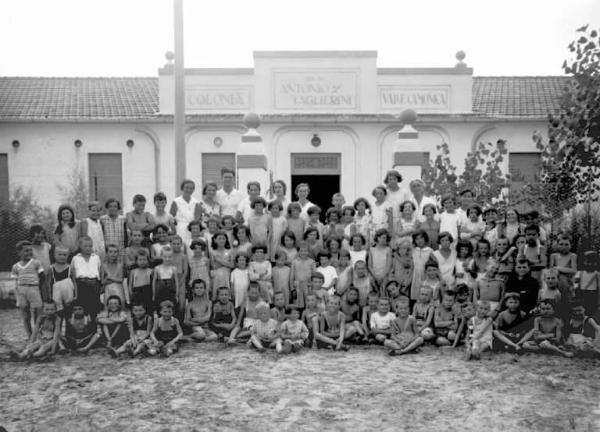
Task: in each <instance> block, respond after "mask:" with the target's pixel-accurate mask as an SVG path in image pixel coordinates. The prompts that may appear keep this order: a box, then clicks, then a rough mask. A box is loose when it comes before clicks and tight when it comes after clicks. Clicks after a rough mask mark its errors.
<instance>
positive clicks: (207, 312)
mask: <svg viewBox="0 0 600 432" xmlns="http://www.w3.org/2000/svg"><path fill="white" fill-rule="evenodd" d="M192 294H193V298H192V301H190V302H188V304H187V305H186V307H185V320H184V322H183V324H184V325H185V326H187V327H188V328H189V329H190V330H191V331H192V334H191V338H192V339H194V340H195V341H196V342H200V341H204V340H205V341H206V342H212V341H215V340H217V338H218V337H217V334H216V333H214V332H213V331H212V330H210V329H209V327H208V324H209V322H210V317H211V316H212V303H211V301H210V299H209V297H208V291H207V289H206V284H205V283H204V281H203V280H202V279H196V280H194V281H193V282H192Z"/></svg>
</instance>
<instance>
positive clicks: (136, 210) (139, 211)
mask: <svg viewBox="0 0 600 432" xmlns="http://www.w3.org/2000/svg"><path fill="white" fill-rule="evenodd" d="M145 208H146V197H145V196H144V195H140V194H137V195H134V196H133V211H130V212H128V213H127V214H126V215H125V219H126V221H127V228H128V229H129V231H130V232H131V231H141V232H142V235H143V237H144V239H143V241H142V245H144V246H147V245H149V244H150V233H151V232H152V231H153V230H154V226H155V223H154V218H153V217H152V215H151V214H150V213H148V212H147V211H144V209H145ZM166 232H167V234H168V233H169V228H168V227H166Z"/></svg>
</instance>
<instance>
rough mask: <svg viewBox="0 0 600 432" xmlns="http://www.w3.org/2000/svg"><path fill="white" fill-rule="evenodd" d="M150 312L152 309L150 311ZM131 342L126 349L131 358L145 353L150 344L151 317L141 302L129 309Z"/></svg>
mask: <svg viewBox="0 0 600 432" xmlns="http://www.w3.org/2000/svg"><path fill="white" fill-rule="evenodd" d="M150 310H152V309H150ZM131 315H133V316H132V319H131V340H130V341H129V342H128V343H127V348H128V349H129V352H130V354H131V355H132V356H136V355H139V354H142V353H144V352H146V350H147V349H148V346H149V345H150V344H151V341H150V332H151V331H152V321H153V320H152V315H150V314H148V312H147V311H146V305H145V304H144V303H142V302H139V303H134V304H133V306H132V308H131Z"/></svg>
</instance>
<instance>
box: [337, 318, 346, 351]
mask: <svg viewBox="0 0 600 432" xmlns="http://www.w3.org/2000/svg"><path fill="white" fill-rule="evenodd" d="M345 333H346V315H344V314H341V316H340V337H339V338H338V347H339V346H341V345H342V343H344V336H345Z"/></svg>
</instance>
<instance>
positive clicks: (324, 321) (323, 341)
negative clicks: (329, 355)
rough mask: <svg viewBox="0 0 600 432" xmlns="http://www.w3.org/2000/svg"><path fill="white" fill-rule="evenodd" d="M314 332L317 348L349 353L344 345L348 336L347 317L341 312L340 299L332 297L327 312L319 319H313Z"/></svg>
mask: <svg viewBox="0 0 600 432" xmlns="http://www.w3.org/2000/svg"><path fill="white" fill-rule="evenodd" d="M313 330H314V332H315V340H316V342H317V348H333V349H334V350H336V351H339V350H343V351H347V350H348V346H347V345H344V338H345V334H346V316H345V315H344V313H343V312H342V311H340V298H339V297H338V296H333V297H330V298H329V300H328V302H327V310H326V311H325V312H323V313H322V314H321V315H320V316H319V317H314V318H313Z"/></svg>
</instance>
